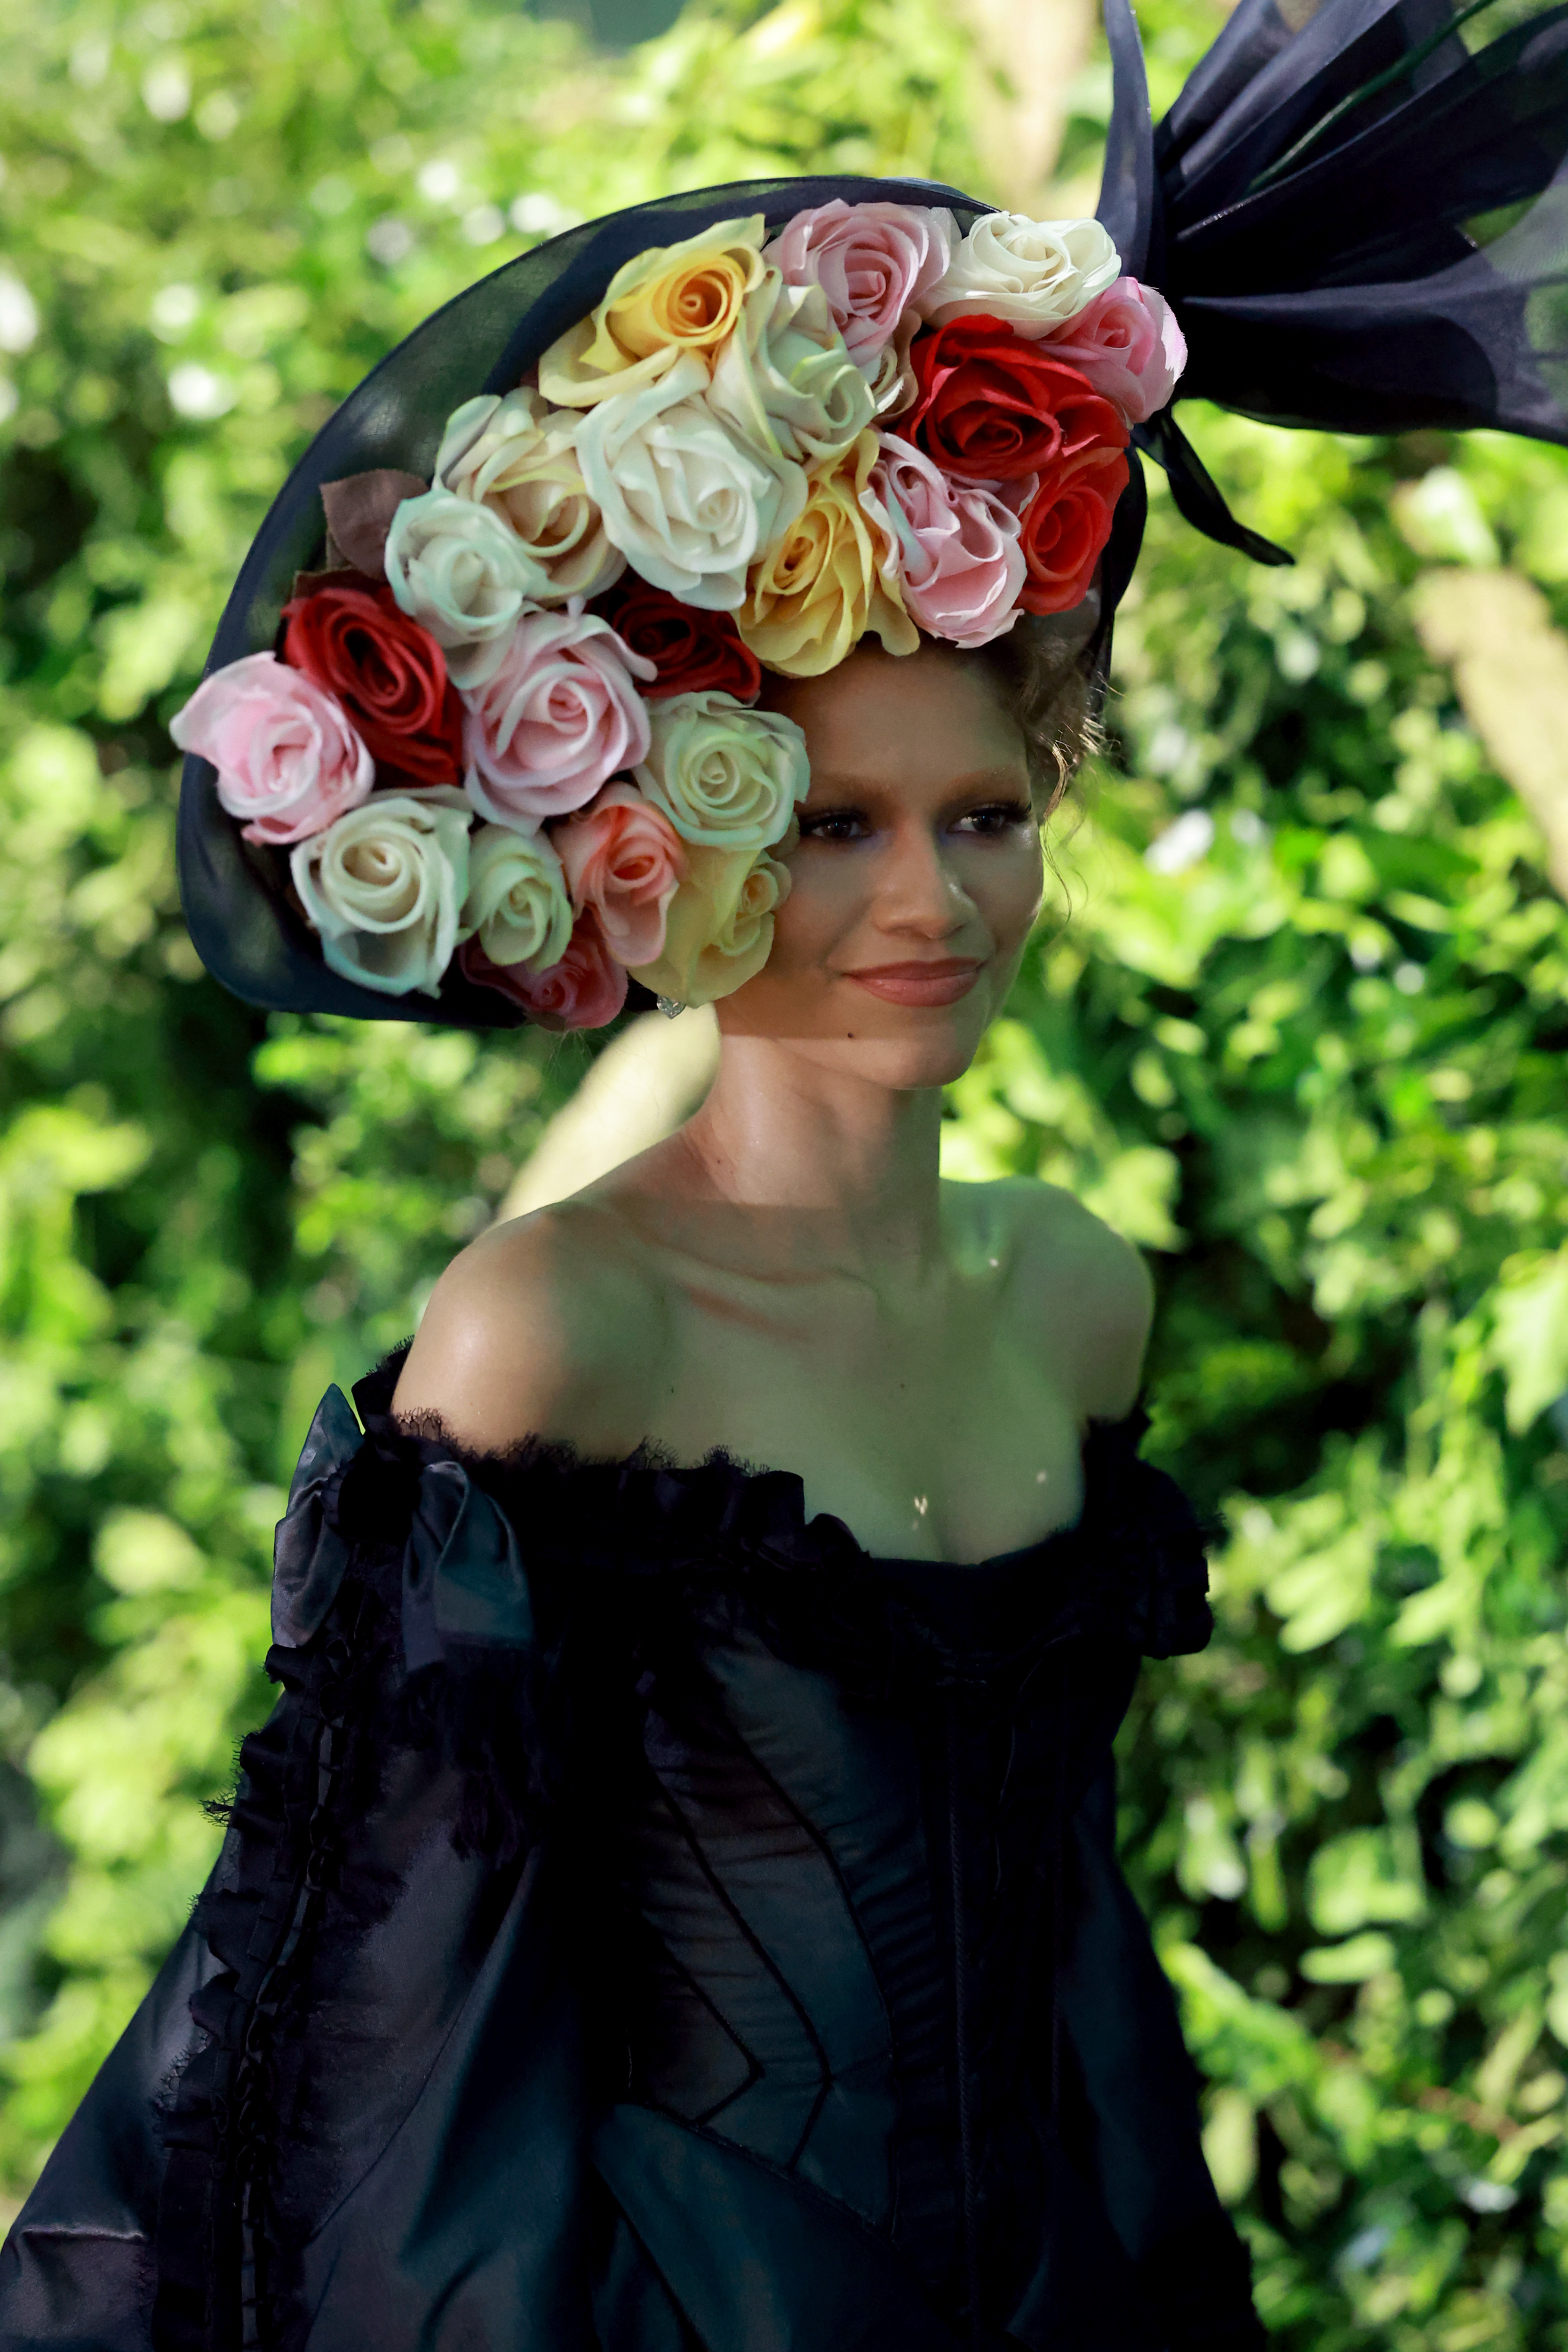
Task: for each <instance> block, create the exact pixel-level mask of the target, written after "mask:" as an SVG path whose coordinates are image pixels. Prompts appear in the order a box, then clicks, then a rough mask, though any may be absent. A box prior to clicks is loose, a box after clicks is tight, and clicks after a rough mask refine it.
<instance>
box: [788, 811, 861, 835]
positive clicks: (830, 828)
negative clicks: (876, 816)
mask: <svg viewBox="0 0 1568 2352" xmlns="http://www.w3.org/2000/svg"><path fill="white" fill-rule="evenodd" d="M865 829H866V820H865V818H864V817H863V816H862V815H861V814H860V813H859V811H858V809H824V810H822V811H821V812H820V813H819V814H812V815H811V816H803V817H802V818H801V820H800V837H801V839H802V841H858V839H859V838H860V836H861V835H862V834H863V833H864V832H865Z"/></svg>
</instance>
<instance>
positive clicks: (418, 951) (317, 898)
mask: <svg viewBox="0 0 1568 2352" xmlns="http://www.w3.org/2000/svg"><path fill="white" fill-rule="evenodd" d="M468 816H469V811H468V803H467V802H466V801H465V800H464V798H463V795H462V793H458V792H454V791H452V790H451V789H449V788H448V787H447V786H445V785H440V786H437V788H436V789H435V790H434V791H432V792H426V793H373V794H372V795H371V797H370V799H369V800H368V801H366V802H364V803H363V805H362V806H360V807H359V808H356V809H351V810H350V811H349V813H348V814H347V815H346V816H341V817H339V818H338V820H337V822H336V824H331V825H329V826H328V827H327V830H326V832H325V833H318V834H316V835H313V836H312V838H311V839H310V840H309V841H302V842H301V843H300V845H299V847H298V848H297V849H295V850H294V851H293V852H292V853H291V854H290V856H289V872H290V874H291V875H292V876H293V878H294V887H295V889H296V890H297V891H298V892H299V894H300V905H301V906H302V907H303V908H304V909H305V912H306V915H307V916H308V917H309V919H310V922H311V923H312V924H313V925H314V926H315V929H317V930H318V931H319V932H320V934H321V954H322V957H323V959H324V960H325V961H326V962H327V964H328V965H329V966H330V967H331V970H332V971H336V972H341V973H342V976H343V978H344V979H345V980H357V981H358V982H360V984H361V986H362V987H363V988H374V989H379V990H380V991H381V992H382V994H383V995H384V996H406V995H408V994H409V993H410V992H411V991H414V990H417V991H418V992H420V993H421V994H422V995H425V996H435V995H436V994H437V992H438V991H439V988H440V984H441V975H442V973H443V972H444V971H446V969H447V964H448V963H449V962H450V961H451V960H452V950H453V949H454V948H455V947H456V946H457V944H458V940H460V939H461V938H462V937H463V929H462V909H463V901H464V899H465V898H467V896H468Z"/></svg>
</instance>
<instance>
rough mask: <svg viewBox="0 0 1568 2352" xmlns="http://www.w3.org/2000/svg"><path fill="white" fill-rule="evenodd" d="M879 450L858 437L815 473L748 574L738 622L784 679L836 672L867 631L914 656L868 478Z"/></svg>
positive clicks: (874, 439)
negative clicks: (779, 535)
mask: <svg viewBox="0 0 1568 2352" xmlns="http://www.w3.org/2000/svg"><path fill="white" fill-rule="evenodd" d="M880 454H881V445H880V441H879V436H878V435H877V434H875V433H862V435H861V436H860V438H859V439H858V441H857V442H856V444H855V446H854V447H853V448H852V449H851V450H850V451H849V452H848V453H847V456H845V457H841V458H840V459H839V460H838V463H837V465H836V466H833V467H824V468H822V469H821V470H819V471H818V472H816V473H814V474H813V475H812V477H811V490H810V495H809V496H808V498H807V499H806V502H805V507H804V508H803V509H802V511H801V513H800V514H799V515H798V516H797V518H796V519H795V522H794V524H793V525H792V526H791V528H790V530H788V531H787V532H786V533H785V534H784V538H783V539H782V540H781V541H779V542H778V544H777V545H776V546H775V547H774V548H773V550H772V551H771V552H770V553H768V554H767V555H765V556H764V557H763V560H762V562H759V563H757V564H756V565H754V566H753V568H752V573H751V577H750V579H749V581H748V583H747V595H746V601H745V603H744V604H742V607H741V609H740V611H739V612H738V613H737V614H736V615H735V622H736V626H737V627H738V628H739V630H740V632H741V635H742V639H743V641H744V642H745V643H746V644H747V645H748V646H750V647H751V649H752V652H753V653H754V654H755V655H756V656H757V658H758V660H759V661H763V662H765V663H766V664H767V666H768V667H769V668H770V669H776V670H782V671H783V672H784V676H785V677H820V676H821V675H822V673H823V671H825V670H830V669H837V667H838V665H839V663H840V662H841V661H842V660H843V659H844V658H845V656H846V655H847V654H850V653H853V651H854V649H855V646H856V645H857V644H858V641H859V639H860V638H861V637H862V636H863V635H865V633H866V631H867V630H868V629H874V630H875V631H876V633H877V635H879V637H880V638H881V640H882V643H883V644H884V645H885V646H887V648H888V651H889V653H891V654H912V653H913V652H914V650H915V647H916V646H918V645H919V643H920V632H919V630H918V629H917V628H916V627H915V625H914V623H913V622H912V621H911V620H910V616H909V614H907V613H906V612H905V610H904V605H903V596H902V592H901V590H900V585H899V576H898V563H897V558H896V553H895V544H894V538H893V531H892V527H891V525H890V523H889V520H888V517H887V515H886V514H885V513H884V512H883V510H882V505H881V501H880V499H879V498H878V496H877V493H876V489H875V488H874V486H873V484H872V480H871V474H872V468H873V467H875V465H876V463H877V460H878V457H879V455H880Z"/></svg>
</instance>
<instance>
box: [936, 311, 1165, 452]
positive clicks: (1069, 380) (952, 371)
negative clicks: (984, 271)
mask: <svg viewBox="0 0 1568 2352" xmlns="http://www.w3.org/2000/svg"><path fill="white" fill-rule="evenodd" d="M910 365H911V366H912V367H913V369H914V373H915V382H916V383H917V385H918V386H919V393H918V396H917V398H916V401H915V405H914V407H913V408H912V409H911V410H910V414H909V415H908V416H906V417H905V418H904V419H903V421H902V422H901V424H900V426H899V430H900V433H901V434H902V435H903V436H904V438H905V439H906V440H907V441H912V442H913V443H914V444H915V446H916V447H917V448H920V449H923V450H924V451H925V453H926V455H927V457H931V458H932V459H934V461H935V463H936V464H937V465H939V466H940V467H942V471H943V473H945V474H954V475H956V476H957V477H958V478H959V479H960V480H961V481H965V482H1016V481H1020V480H1022V479H1023V478H1024V476H1025V475H1026V474H1044V473H1045V472H1046V471H1047V467H1054V466H1056V465H1058V463H1060V461H1061V460H1063V459H1064V458H1069V457H1079V456H1081V454H1082V453H1083V452H1084V451H1085V450H1087V449H1094V448H1105V449H1125V448H1126V446H1127V426H1126V425H1125V424H1124V423H1123V421H1122V418H1121V413H1120V412H1119V411H1118V410H1117V409H1116V408H1114V407H1113V406H1112V405H1111V403H1110V401H1109V400H1104V399H1102V398H1101V397H1100V394H1099V393H1098V392H1096V391H1095V390H1094V388H1093V386H1092V385H1091V384H1090V383H1089V378H1088V377H1087V376H1086V375H1085V374H1084V373H1083V372H1082V370H1081V369H1079V368H1075V367H1069V366H1068V362H1066V361H1065V360H1059V359H1053V358H1052V357H1051V355H1050V353H1049V352H1047V351H1045V350H1043V349H1042V347H1041V346H1040V345H1039V344H1038V343H1031V342H1026V341H1024V339H1023V337H1022V336H1021V335H1016V334H1015V333H1014V332H1013V330H1012V328H1011V327H1009V326H1007V325H1006V324H1005V322H1004V321H1003V320H1000V319H992V318H987V317H986V316H985V315H984V313H981V314H979V315H977V316H975V317H974V318H971V319H963V318H961V319H954V320H952V321H951V322H950V323H949V324H948V325H947V326H944V327H933V328H932V329H931V331H930V332H929V333H927V334H923V335H917V336H916V337H915V340H914V341H913V342H912V343H911V344H910Z"/></svg>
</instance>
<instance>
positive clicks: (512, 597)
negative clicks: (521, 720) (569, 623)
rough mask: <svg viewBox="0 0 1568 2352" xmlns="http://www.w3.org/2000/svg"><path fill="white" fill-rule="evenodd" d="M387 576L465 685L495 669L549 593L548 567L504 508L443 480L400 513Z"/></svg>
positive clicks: (390, 539) (391, 534)
mask: <svg viewBox="0 0 1568 2352" xmlns="http://www.w3.org/2000/svg"><path fill="white" fill-rule="evenodd" d="M386 576H387V579H388V581H389V582H390V583H391V586H392V593H393V594H394V595H395V597H396V599H397V602H398V604H400V605H401V606H402V608H403V610H404V611H405V613H406V614H409V615H410V617H411V618H412V619H414V620H416V621H417V622H418V623H419V625H420V626H421V627H422V628H426V629H428V630H429V632H430V635H432V636H433V637H434V638H435V640H436V643H437V645H438V646H441V648H442V649H443V651H444V652H445V654H446V656H447V675H448V676H449V677H450V678H451V680H452V682H453V684H454V685H455V686H457V687H458V688H465V689H467V688H473V687H477V686H482V685H483V684H484V682H485V680H486V679H487V678H488V677H491V676H492V675H493V673H494V671H495V670H496V668H497V667H498V666H499V664H500V660H501V657H502V656H503V655H504V653H505V652H506V648H507V644H508V641H509V639H510V636H511V633H512V631H513V629H514V628H515V627H516V626H517V624H518V622H519V621H520V620H521V617H522V615H523V614H524V613H525V612H527V611H528V609H529V607H530V606H531V604H536V603H537V602H538V601H539V599H540V598H541V597H542V596H545V595H548V594H549V593H550V575H549V573H548V572H546V571H545V569H544V567H543V565H542V564H541V563H536V562H534V560H533V557H532V556H531V554H530V553H529V551H528V550H527V548H526V547H524V545H523V543H522V541H521V539H519V537H518V535H517V533H516V531H515V530H510V529H509V528H508V526H507V524H505V523H504V522H503V521H502V520H501V519H500V515H498V514H495V513H493V512H492V511H491V509H489V507H488V506H477V505H476V504H475V503H474V501H473V500H472V499H460V498H458V497H457V496H455V495H454V493H453V492H452V491H451V490H448V489H445V488H440V487H437V488H435V489H431V490H426V492H425V493H424V495H423V497H421V498H417V499H404V501H403V503H402V505H401V506H400V507H399V508H398V509H397V511H396V513H395V515H394V516H393V518H392V528H391V530H389V531H388V532H387V534H386Z"/></svg>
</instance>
